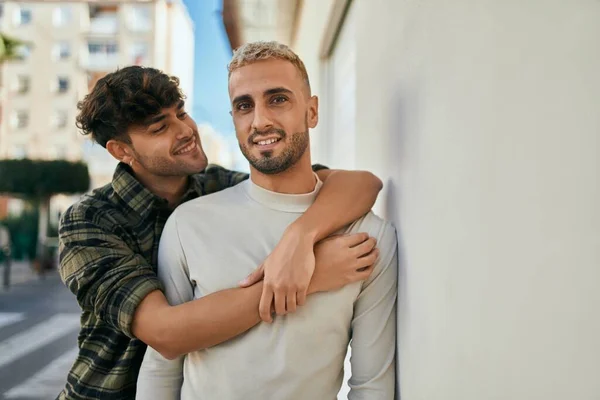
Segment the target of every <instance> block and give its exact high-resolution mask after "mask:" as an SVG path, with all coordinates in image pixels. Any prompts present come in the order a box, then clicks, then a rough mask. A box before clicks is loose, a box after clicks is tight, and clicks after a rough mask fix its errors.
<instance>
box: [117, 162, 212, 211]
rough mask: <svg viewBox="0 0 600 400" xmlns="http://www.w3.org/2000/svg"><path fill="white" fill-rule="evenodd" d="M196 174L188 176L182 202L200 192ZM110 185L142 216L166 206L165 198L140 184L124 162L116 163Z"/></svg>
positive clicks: (198, 194)
mask: <svg viewBox="0 0 600 400" xmlns="http://www.w3.org/2000/svg"><path fill="white" fill-rule="evenodd" d="M197 175H199V174H195V175H191V176H190V180H189V187H188V189H187V191H186V192H185V193H184V195H183V197H182V203H183V202H186V201H188V200H191V199H194V198H196V197H198V196H200V195H201V194H202V192H201V190H202V189H201V185H200V182H199V177H198V176H197ZM112 187H113V189H114V191H115V193H116V194H117V195H118V196H119V197H120V198H121V199H122V200H123V201H124V202H125V204H127V206H128V207H129V208H130V209H131V210H132V211H133V212H135V213H137V214H138V215H140V216H141V217H142V218H145V217H147V216H148V215H149V214H150V212H151V211H152V210H154V209H156V208H165V209H166V208H167V205H168V202H167V200H166V199H163V198H162V197H159V196H157V195H155V194H154V193H152V192H151V191H150V190H148V189H147V188H146V187H145V186H144V185H142V184H141V183H140V181H138V180H137V179H136V177H135V175H134V174H133V171H132V170H131V168H130V167H129V166H128V165H126V164H124V163H119V164H118V165H117V168H116V170H115V173H114V175H113V179H112Z"/></svg>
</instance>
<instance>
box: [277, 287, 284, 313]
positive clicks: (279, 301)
mask: <svg viewBox="0 0 600 400" xmlns="http://www.w3.org/2000/svg"><path fill="white" fill-rule="evenodd" d="M275 312H276V313H277V315H285V314H286V313H285V292H283V291H276V292H275Z"/></svg>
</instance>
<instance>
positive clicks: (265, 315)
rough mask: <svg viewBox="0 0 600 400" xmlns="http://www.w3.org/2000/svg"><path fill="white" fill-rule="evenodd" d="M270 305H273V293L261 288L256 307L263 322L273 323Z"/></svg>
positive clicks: (266, 288) (268, 289)
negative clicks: (258, 303) (258, 302)
mask: <svg viewBox="0 0 600 400" xmlns="http://www.w3.org/2000/svg"><path fill="white" fill-rule="evenodd" d="M271 303H273V291H271V289H270V288H269V287H267V286H265V287H264V288H263V292H262V295H261V296H260V305H259V306H258V313H259V314H260V319H262V320H263V321H265V322H273V317H272V315H271Z"/></svg>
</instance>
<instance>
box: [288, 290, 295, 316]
mask: <svg viewBox="0 0 600 400" xmlns="http://www.w3.org/2000/svg"><path fill="white" fill-rule="evenodd" d="M286 311H287V312H288V313H293V312H296V292H291V293H288V294H287V296H286Z"/></svg>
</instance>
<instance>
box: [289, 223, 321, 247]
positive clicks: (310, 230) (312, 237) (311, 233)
mask: <svg viewBox="0 0 600 400" xmlns="http://www.w3.org/2000/svg"><path fill="white" fill-rule="evenodd" d="M303 217H304V216H301V217H300V218H298V219H297V220H296V221H294V222H292V224H291V225H290V226H288V227H287V229H286V231H285V234H286V235H292V236H293V237H296V238H300V239H304V240H309V241H310V242H311V243H312V244H313V245H314V244H315V243H317V242H318V241H319V240H320V239H319V237H320V235H321V232H320V230H319V225H318V224H313V223H311V222H310V221H308V220H307V219H306V218H303Z"/></svg>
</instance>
